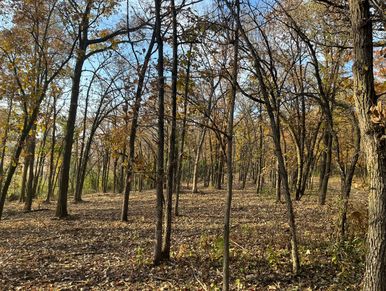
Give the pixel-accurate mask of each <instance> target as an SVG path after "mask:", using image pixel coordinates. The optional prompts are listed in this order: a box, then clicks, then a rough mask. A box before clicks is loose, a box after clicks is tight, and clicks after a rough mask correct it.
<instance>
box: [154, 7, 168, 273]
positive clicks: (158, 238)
mask: <svg viewBox="0 0 386 291" xmlns="http://www.w3.org/2000/svg"><path fill="white" fill-rule="evenodd" d="M161 3H162V1H161V0H155V35H156V38H157V46H158V63H157V72H158V82H157V89H158V126H157V129H158V141H157V142H158V151H157V176H156V179H157V180H156V202H157V205H156V216H155V222H156V225H155V244H154V258H153V263H154V265H159V264H160V263H161V260H162V227H163V225H162V221H163V201H164V194H163V187H164V142H165V133H164V120H165V113H164V110H165V109H164V106H165V104H164V95H165V79H164V55H163V39H162V30H161V28H162V21H161Z"/></svg>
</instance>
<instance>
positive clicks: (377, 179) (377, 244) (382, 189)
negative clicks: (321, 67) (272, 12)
mask: <svg viewBox="0 0 386 291" xmlns="http://www.w3.org/2000/svg"><path fill="white" fill-rule="evenodd" d="M350 17H351V26H352V34H353V47H354V50H353V51H354V65H353V73H354V98H355V105H356V108H357V112H358V120H359V127H360V130H361V137H362V142H363V150H364V152H365V155H366V163H367V171H368V178H369V185H370V189H369V198H368V201H369V206H368V210H369V224H368V233H367V256H366V272H365V278H364V284H363V290H371V291H372V290H377V291H383V290H386V140H385V138H384V134H385V128H382V127H381V126H379V125H376V124H373V123H372V122H371V119H370V116H369V109H370V107H371V106H372V105H374V104H376V102H377V97H376V95H375V90H374V75H373V34H372V21H371V16H370V3H369V0H350Z"/></svg>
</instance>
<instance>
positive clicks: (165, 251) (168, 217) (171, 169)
mask: <svg viewBox="0 0 386 291" xmlns="http://www.w3.org/2000/svg"><path fill="white" fill-rule="evenodd" d="M170 6H171V12H172V27H173V64H172V94H171V101H172V120H171V130H170V140H169V165H168V178H167V187H166V191H167V195H166V211H165V228H164V232H165V236H164V241H163V246H162V258H163V259H164V260H169V259H170V246H171V242H170V241H171V234H172V207H173V180H174V174H175V168H176V154H175V151H176V147H175V144H176V127H177V77H178V75H177V74H178V51H177V50H178V40H177V10H176V7H175V3H174V0H171V2H170Z"/></svg>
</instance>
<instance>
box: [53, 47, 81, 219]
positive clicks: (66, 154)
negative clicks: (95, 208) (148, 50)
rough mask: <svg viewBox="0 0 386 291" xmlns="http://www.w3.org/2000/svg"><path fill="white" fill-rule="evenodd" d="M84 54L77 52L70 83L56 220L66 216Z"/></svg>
mask: <svg viewBox="0 0 386 291" xmlns="http://www.w3.org/2000/svg"><path fill="white" fill-rule="evenodd" d="M84 53H85V51H83V52H79V54H80V55H78V57H77V59H76V64H75V70H74V76H73V81H72V89H71V103H70V109H69V113H68V119H67V125H66V131H65V137H64V150H63V158H62V159H63V162H62V169H61V172H60V180H59V181H60V184H59V196H58V202H57V205H56V214H55V216H56V217H58V218H64V217H66V216H68V211H67V196H68V185H69V180H70V165H71V156H72V144H73V142H74V131H75V121H76V112H77V109H78V99H79V88H80V79H81V76H82V68H83V63H84V61H85V59H84Z"/></svg>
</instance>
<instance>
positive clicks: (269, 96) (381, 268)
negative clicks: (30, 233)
mask: <svg viewBox="0 0 386 291" xmlns="http://www.w3.org/2000/svg"><path fill="white" fill-rule="evenodd" d="M13 2H14V3H13ZM121 2H122V3H121ZM142 2H143V3H140V5H139V3H134V4H133V3H130V1H99V0H84V1H80V0H79V1H77V0H71V1H61V0H49V1H41V0H34V1H22V0H18V1H10V4H9V5H7V4H5V6H4V11H6V12H7V13H8V15H12V16H11V17H10V19H5V18H4V19H3V20H2V28H1V31H0V33H1V40H0V62H1V67H0V92H1V94H0V102H1V103H0V106H1V108H0V110H1V120H0V127H1V131H0V136H1V145H0V150H1V151H0V155H1V156H0V191H1V192H0V193H1V195H0V217H1V216H2V214H3V208H4V205H5V202H6V200H7V197H17V198H18V199H20V201H21V202H24V203H25V207H24V209H25V211H31V210H32V205H33V200H34V199H41V198H39V197H42V199H43V200H44V201H45V202H46V203H49V202H51V201H52V200H53V199H57V204H56V205H57V208H56V216H57V217H58V218H64V217H66V216H68V209H67V206H68V196H69V195H72V196H73V199H74V202H76V203H79V202H81V201H82V194H83V192H84V191H90V192H91V191H95V192H113V193H122V194H123V198H122V199H123V202H122V212H121V220H122V221H129V217H130V214H129V213H130V203H129V200H130V192H131V191H132V190H133V189H134V190H137V191H142V190H145V189H155V192H156V202H157V203H156V209H155V218H156V219H155V249H154V264H160V263H161V262H162V261H163V260H168V259H169V258H170V247H171V245H170V244H171V236H172V219H173V201H175V204H174V214H175V216H178V214H179V213H180V211H183V205H180V203H179V201H180V200H179V197H180V195H181V190H182V186H183V185H184V186H186V187H187V188H189V189H190V188H191V191H192V192H193V193H197V192H199V191H200V187H213V188H216V189H221V188H223V187H224V185H226V188H227V192H226V193H227V194H226V206H225V210H224V211H225V212H224V250H225V252H224V264H223V267H224V269H223V272H224V282H223V288H224V290H227V289H228V288H229V236H230V225H231V209H232V206H231V205H232V204H231V203H232V189H233V188H234V187H236V185H238V186H237V187H241V188H245V187H255V188H256V193H257V195H259V194H260V193H262V192H264V191H270V190H272V193H275V194H274V195H276V199H277V201H278V202H280V201H281V200H282V199H284V202H285V205H286V209H287V215H288V225H289V230H290V232H289V234H290V236H289V241H290V244H291V259H292V263H293V272H294V273H298V272H299V270H300V267H301V265H300V261H299V252H298V243H297V231H296V220H295V214H294V210H293V205H292V202H293V200H294V199H295V200H297V201H300V200H301V199H302V197H303V196H304V195H307V194H308V193H309V192H313V191H314V192H315V191H317V193H318V195H319V203H320V204H321V205H324V204H325V203H326V201H327V200H328V199H329V196H328V186H329V185H330V183H329V180H330V177H331V176H332V175H333V174H334V173H336V174H338V175H339V177H340V191H341V198H342V199H341V201H342V211H341V217H340V238H341V239H344V237H345V233H346V229H347V212H348V207H349V203H348V202H349V197H350V191H351V184H352V181H353V179H354V176H355V175H357V177H364V176H366V179H367V186H368V187H369V228H368V230H369V231H368V245H369V249H368V255H367V260H366V266H367V267H366V276H365V280H364V284H365V285H364V286H365V287H364V288H365V290H385V289H386V281H385V280H386V276H385V275H384V274H385V273H386V269H385V268H386V255H385V254H386V251H385V243H384V237H385V232H386V209H385V208H386V193H385V191H386V190H385V179H386V164H385V153H386V149H385V146H386V145H385V140H386V139H385V118H386V116H385V111H384V106H385V105H384V102H383V101H382V98H384V97H382V94H384V92H382V90H384V86H383V85H382V84H384V82H385V78H386V76H385V75H384V74H385V72H384V70H381V69H379V68H377V66H380V65H382V61H381V60H378V59H374V55H376V56H378V58H382V57H383V54H382V51H384V49H385V48H384V47H382V42H381V43H380V44H377V46H376V47H375V48H374V45H373V42H374V40H375V39H381V38H382V37H384V36H385V35H384V29H385V21H384V14H383V12H382V7H383V6H382V3H379V2H377V1H374V2H372V3H370V2H369V0H351V1H349V2H348V3H346V2H345V1H343V2H344V3H340V2H339V3H338V2H336V3H335V2H333V1H324V0H321V1H311V2H309V1H272V2H268V3H266V2H264V3H263V2H258V1H249V0H234V1H233V0H232V1H231V0H226V1H200V0H197V1H186V0H183V1H175V0H171V1H161V0H155V1H154V2H152V1H142ZM12 4H13V5H12ZM205 5H207V7H206V8H205V9H204V8H203V6H205ZM371 7H373V9H371ZM122 11H123V12H122ZM371 13H373V15H371ZM117 16H118V17H117ZM117 18H118V19H119V20H118V21H117V20H116V19H117ZM383 45H384V44H383ZM378 52H381V53H379V54H377V53H378ZM351 64H353V70H352V71H351V69H350V65H351ZM374 66H375V69H374ZM375 71H376V72H377V74H374V72H375ZM382 106H383V107H382ZM382 110H383V111H382ZM361 150H362V151H363V152H364V154H365V155H364V157H363V158H362V159H361V158H360V152H361ZM364 164H366V167H365V166H364ZM358 165H359V167H358ZM363 168H366V170H365V171H364V170H363ZM236 174H238V179H237V175H236ZM317 176H319V185H316V183H315V181H314V177H317ZM238 182H239V183H238ZM11 186H12V187H11ZM317 186H318V187H317ZM164 190H165V191H164ZM180 208H181V209H182V210H181V209H180Z"/></svg>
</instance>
